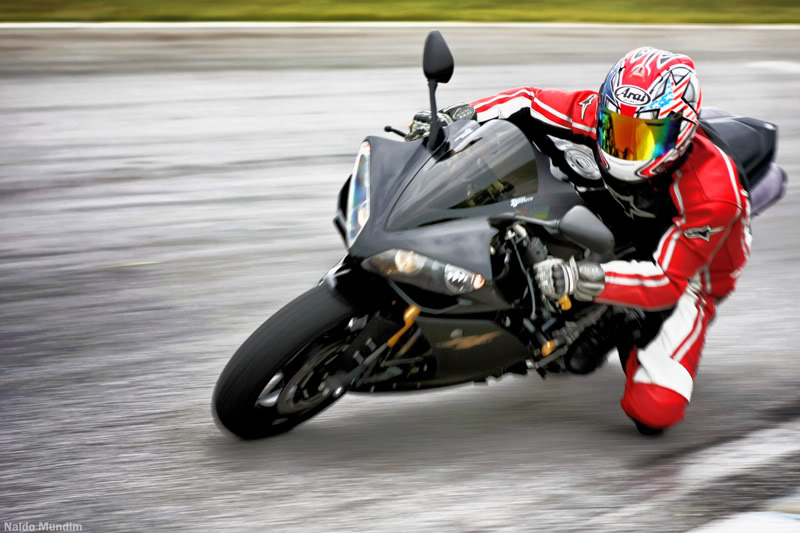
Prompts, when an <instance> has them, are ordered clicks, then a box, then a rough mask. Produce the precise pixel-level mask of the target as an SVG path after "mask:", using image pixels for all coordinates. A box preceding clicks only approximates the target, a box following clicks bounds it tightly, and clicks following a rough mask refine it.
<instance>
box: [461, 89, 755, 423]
mask: <svg viewBox="0 0 800 533" xmlns="http://www.w3.org/2000/svg"><path fill="white" fill-rule="evenodd" d="M598 100H599V98H598V93H597V92H595V91H590V90H586V91H577V92H567V91H561V90H553V89H540V88H536V87H519V88H515V89H511V90H508V91H504V92H502V93H500V94H497V95H494V96H491V97H488V98H483V99H481V100H477V101H475V102H473V103H472V106H473V107H474V108H475V110H476V112H477V120H478V121H479V122H485V121H487V120H491V119H496V118H502V119H509V120H511V121H512V122H514V123H515V124H517V125H518V126H520V127H522V129H523V131H526V130H527V131H526V133H528V134H529V136H534V138H535V136H536V135H539V140H540V142H541V143H542V144H547V139H548V138H547V136H552V137H555V138H560V139H566V140H568V141H571V142H573V143H578V144H582V145H585V146H587V147H590V148H591V149H592V150H593V151H594V150H596V145H597V141H596V139H597V131H596V128H597V118H596V117H597V105H598V103H599V102H598ZM531 120H533V121H534V122H535V124H531V122H530V121H531ZM526 125H527V126H528V127H526ZM532 126H535V129H536V130H537V131H545V132H546V135H541V134H540V133H534V132H533V129H534V128H532ZM534 142H536V141H534ZM537 144H539V143H538V142H537ZM540 148H543V147H542V146H540ZM543 149H544V148H543ZM595 153H596V152H595ZM662 183H663V187H662V191H661V194H662V196H661V199H662V202H661V204H662V205H660V206H659V205H657V204H656V205H655V208H654V207H653V204H652V202H650V204H649V205H643V204H644V203H643V202H639V201H637V200H638V198H637V196H636V194H628V193H627V192H626V191H622V192H620V191H615V190H614V189H613V188H610V189H609V192H610V193H611V195H610V197H613V199H614V200H616V202H618V203H619V204H620V206H621V207H622V208H623V209H624V213H625V217H627V220H628V221H629V222H630V223H629V224H627V226H628V227H629V229H632V233H633V237H634V239H635V240H636V241H637V242H638V243H639V244H638V245H637V248H639V251H640V252H645V253H646V254H647V255H648V256H650V257H649V258H647V259H646V260H635V261H611V262H608V263H604V264H602V265H600V266H601V268H602V270H603V272H604V274H605V276H604V285H603V286H602V287H601V289H600V290H599V294H596V296H595V297H594V298H595V301H596V302H601V303H607V304H612V305H617V306H623V307H633V308H639V309H642V310H645V311H665V310H669V309H671V310H672V311H671V312H670V313H665V314H668V316H667V318H666V319H664V320H663V323H661V327H660V329H659V330H658V332H657V333H656V334H655V336H654V337H653V338H652V340H650V341H649V342H648V343H646V344H645V345H644V346H640V347H633V348H632V350H631V353H630V355H627V354H620V356H621V359H622V360H623V361H625V360H627V361H626V362H625V370H626V374H627V378H626V384H625V391H624V394H623V396H622V400H621V404H622V408H623V410H624V411H625V413H627V414H628V415H629V416H630V417H632V418H633V419H634V420H637V421H639V422H641V423H644V424H646V425H648V426H650V427H653V428H664V427H667V426H670V425H672V424H675V423H677V422H679V421H680V420H681V419H682V418H683V416H684V412H685V408H686V406H687V405H688V403H689V401H690V399H691V397H692V389H693V387H694V378H695V376H696V373H697V367H698V363H699V360H700V355H701V351H702V348H703V345H704V342H705V337H706V332H707V329H708V325H709V324H710V323H711V321H712V320H713V319H714V316H715V307H716V305H717V304H718V302H719V301H720V300H721V299H723V298H725V297H726V296H728V295H729V294H730V293H731V292H732V291H733V290H734V288H735V285H736V280H737V278H738V276H739V274H740V273H741V271H742V268H743V267H744V265H745V263H746V262H747V260H748V257H749V253H750V241H751V237H750V231H749V217H750V207H749V198H748V194H747V192H746V190H745V188H744V187H743V186H742V184H741V182H740V180H739V176H738V173H737V169H736V165H735V164H734V162H733V161H732V159H731V158H730V157H729V156H728V155H727V154H725V153H724V152H723V151H722V150H721V149H720V148H719V147H717V146H716V145H714V144H713V143H712V142H711V141H710V140H709V138H708V137H707V136H706V135H705V134H704V133H703V132H702V130H701V129H699V130H698V133H697V135H696V136H695V138H694V140H693V141H692V146H691V148H690V150H689V151H688V152H687V154H686V155H685V156H684V158H683V160H682V163H681V164H680V166H679V168H677V170H674V171H673V172H672V175H671V176H667V177H666V178H665V181H664V180H662ZM611 202H612V203H613V200H611ZM665 213H666V215H665ZM640 344H641V343H640Z"/></svg>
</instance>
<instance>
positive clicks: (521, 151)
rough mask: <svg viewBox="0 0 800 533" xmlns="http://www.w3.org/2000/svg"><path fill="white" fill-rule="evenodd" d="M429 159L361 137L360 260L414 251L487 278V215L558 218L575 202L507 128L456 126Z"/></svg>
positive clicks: (407, 147) (354, 250)
mask: <svg viewBox="0 0 800 533" xmlns="http://www.w3.org/2000/svg"><path fill="white" fill-rule="evenodd" d="M444 131H445V135H446V142H445V143H444V145H443V147H442V148H441V149H439V150H437V151H436V153H435V154H434V155H431V154H430V153H429V152H428V151H427V150H425V149H424V147H423V146H422V144H421V143H420V142H411V143H405V142H399V141H393V140H388V139H385V138H382V137H368V138H367V140H368V141H369V142H370V144H371V147H372V155H371V161H370V176H371V177H370V180H371V183H370V213H371V214H370V219H369V221H368V222H367V224H366V225H365V227H364V229H363V230H362V232H361V234H360V236H359V237H358V239H356V241H355V243H354V244H353V245H352V246H351V248H350V254H351V255H352V256H354V257H356V258H361V259H364V258H367V257H370V256H372V255H375V254H378V253H380V252H383V251H385V250H389V249H392V248H403V249H407V250H413V251H415V252H418V253H421V254H423V255H426V256H428V257H431V258H434V259H437V260H440V261H443V262H446V263H453V264H457V265H459V266H461V267H463V268H467V269H469V270H471V271H473V272H477V273H479V274H481V275H483V276H485V277H486V278H487V279H492V268H491V264H490V256H489V250H488V249H489V240H490V239H491V237H492V236H493V235H494V234H495V233H496V231H497V230H495V229H494V228H492V227H490V226H489V224H488V222H487V220H486V219H487V217H488V216H491V215H495V214H499V213H508V212H516V213H518V214H520V215H525V216H530V217H536V218H542V219H547V218H559V217H561V216H563V214H564V213H566V211H567V210H568V209H569V208H570V207H572V206H573V205H575V204H577V203H580V199H579V197H578V196H577V195H576V194H575V191H574V189H573V188H572V186H570V185H569V184H566V183H563V182H561V181H559V180H557V179H555V178H554V177H553V176H552V174H551V173H550V160H549V159H548V158H547V157H546V156H545V155H544V154H542V153H540V152H538V151H537V150H535V148H534V147H533V145H531V143H530V141H529V140H528V139H527V138H526V137H525V135H524V134H523V133H522V132H521V131H520V130H519V129H518V128H517V127H516V126H514V125H513V124H511V123H509V122H506V121H501V120H495V121H490V122H488V123H486V124H484V125H483V126H479V125H478V124H477V123H476V122H473V121H465V120H462V121H457V122H455V123H454V124H451V125H450V126H448V127H446V128H445V129H444Z"/></svg>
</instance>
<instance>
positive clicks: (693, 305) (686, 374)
mask: <svg viewBox="0 0 800 533" xmlns="http://www.w3.org/2000/svg"><path fill="white" fill-rule="evenodd" d="M714 313H715V310H714V303H713V301H712V300H711V298H710V297H706V296H703V295H702V294H698V293H697V292H695V291H694V290H693V289H692V288H689V289H687V291H686V293H684V295H683V296H682V297H681V298H680V300H679V301H678V304H677V305H676V306H675V309H674V311H673V312H672V314H671V315H670V316H669V318H667V319H666V320H665V321H664V323H663V324H662V326H661V329H660V330H659V332H658V334H656V336H655V337H654V338H653V340H652V341H650V342H649V343H648V344H647V345H646V346H645V347H644V348H641V349H637V348H633V350H632V351H631V354H630V357H628V360H627V362H626V367H625V370H626V374H627V378H626V382H625V393H624V395H623V396H622V401H621V403H622V409H623V410H624V411H625V413H626V414H628V416H630V417H631V418H633V419H634V420H636V421H638V422H640V423H642V424H645V425H646V426H649V427H651V428H666V427H668V426H671V425H673V424H676V423H678V422H680V421H681V420H682V419H683V415H684V411H685V410H686V406H687V405H688V404H689V400H690V399H691V397H692V389H693V387H694V377H695V375H696V374H697V365H698V363H699V362H700V354H701V352H702V349H703V344H704V343H705V338H706V331H707V329H708V325H709V323H710V322H711V320H712V319H713V318H714Z"/></svg>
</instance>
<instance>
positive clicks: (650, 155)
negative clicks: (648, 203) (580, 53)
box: [597, 47, 701, 183]
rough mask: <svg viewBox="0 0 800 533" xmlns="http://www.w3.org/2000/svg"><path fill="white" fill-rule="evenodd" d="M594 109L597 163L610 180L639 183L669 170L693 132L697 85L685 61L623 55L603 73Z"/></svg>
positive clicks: (646, 52) (644, 52)
mask: <svg viewBox="0 0 800 533" xmlns="http://www.w3.org/2000/svg"><path fill="white" fill-rule="evenodd" d="M599 92H600V102H599V105H598V106H597V144H598V152H597V158H598V160H599V161H598V163H599V164H600V165H601V166H602V168H604V169H605V171H606V172H607V173H608V174H609V175H611V176H612V177H614V178H616V179H618V180H621V181H625V182H628V183H637V182H643V181H645V180H648V179H650V178H653V177H655V176H657V175H659V174H662V173H664V172H667V171H669V170H671V168H672V165H671V163H675V162H676V161H677V160H678V159H679V158H680V157H681V155H683V154H684V153H685V152H686V150H687V149H688V148H689V145H690V144H691V142H692V139H693V138H694V135H695V132H696V131H697V124H698V114H699V112H700V101H701V93H700V83H699V81H698V80H697V76H696V75H695V70H694V62H693V61H692V60H691V59H690V58H689V57H688V56H685V55H680V54H673V53H671V52H666V51H664V50H657V49H655V48H646V47H645V48H637V49H636V50H632V51H630V52H628V54H627V55H626V56H625V57H623V58H622V59H621V60H620V61H619V63H617V64H616V65H615V66H614V68H612V69H611V71H610V72H609V73H608V76H607V77H606V80H605V82H604V83H603V85H602V86H601V87H600V91H599Z"/></svg>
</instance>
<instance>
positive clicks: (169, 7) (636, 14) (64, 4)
mask: <svg viewBox="0 0 800 533" xmlns="http://www.w3.org/2000/svg"><path fill="white" fill-rule="evenodd" d="M234 20H235V21H392V20H408V21H413V20H448V21H486V22H488V21H503V22H537V21H540V22H546V21H567V22H620V23H652V24H659V23H678V22H681V23H742V24H756V23H795V22H800V0H694V1H691V0H673V1H671V2H642V1H641V0H606V1H603V0H599V1H593V0H573V1H571V2H563V1H558V0H539V1H536V0H519V1H516V2H503V3H501V2H486V1H485V0H484V1H481V0H463V1H462V2H460V3H459V2H452V1H448V0H394V1H391V0H351V1H340V0H306V1H297V0H262V1H258V0H0V21H6V22H10V21H29V22H43V21H234Z"/></svg>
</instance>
